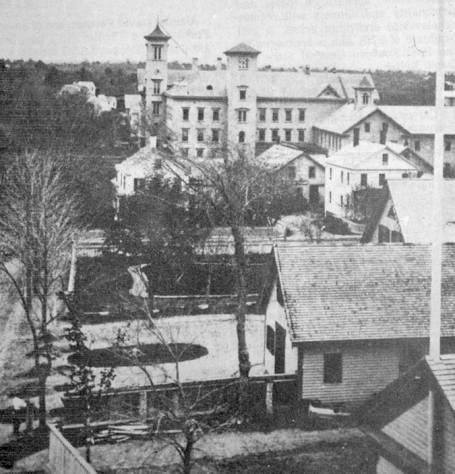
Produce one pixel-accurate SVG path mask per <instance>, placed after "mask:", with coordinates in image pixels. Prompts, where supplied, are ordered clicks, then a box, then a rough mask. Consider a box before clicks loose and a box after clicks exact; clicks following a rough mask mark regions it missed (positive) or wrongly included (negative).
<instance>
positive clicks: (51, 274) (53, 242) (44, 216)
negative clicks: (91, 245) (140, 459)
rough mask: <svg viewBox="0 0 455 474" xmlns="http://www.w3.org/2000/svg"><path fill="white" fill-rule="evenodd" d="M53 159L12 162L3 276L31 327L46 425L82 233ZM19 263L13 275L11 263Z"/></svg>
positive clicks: (3, 219) (0, 264)
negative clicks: (61, 301) (58, 324)
mask: <svg viewBox="0 0 455 474" xmlns="http://www.w3.org/2000/svg"><path fill="white" fill-rule="evenodd" d="M62 166H63V164H62V163H61V162H59V160H57V159H55V158H54V157H52V156H49V155H45V154H38V153H24V154H22V155H17V156H15V157H13V158H12V160H11V164H10V166H9V167H8V174H7V179H6V186H5V190H4V197H3V202H2V206H1V210H0V248H1V250H2V253H3V255H4V257H3V258H2V260H1V261H0V271H2V272H4V273H5V274H6V275H7V276H8V278H9V279H10V281H11V283H12V285H13V286H14V288H15V290H16V292H17V295H18V298H19V300H20V303H21V305H22V309H23V311H24V313H25V317H26V320H27V322H28V326H29V328H30V332H31V336H32V342H33V357H34V365H35V369H36V372H37V375H38V384H39V422H40V427H41V428H44V427H45V424H46V397H45V393H46V380H47V377H48V375H49V373H50V370H51V366H52V359H53V345H52V340H53V336H52V334H51V325H52V323H53V322H54V320H55V318H56V317H57V315H58V314H57V312H56V308H55V306H54V305H53V303H55V298H54V297H55V294H56V291H57V290H59V289H60V287H61V281H62V279H63V277H64V276H65V272H66V269H67V264H68V261H69V258H70V254H71V245H72V241H73V237H74V233H75V231H76V227H75V224H74V222H75V219H76V216H77V206H76V204H75V202H74V200H73V199H72V197H71V195H69V193H68V190H67V188H66V186H65V184H64V181H63V180H62ZM7 259H11V260H13V259H14V260H15V261H16V262H18V264H19V267H20V271H19V273H18V274H17V275H15V274H13V273H12V272H11V271H10V270H9V269H8V266H7V265H6V263H7V262H6V260H7Z"/></svg>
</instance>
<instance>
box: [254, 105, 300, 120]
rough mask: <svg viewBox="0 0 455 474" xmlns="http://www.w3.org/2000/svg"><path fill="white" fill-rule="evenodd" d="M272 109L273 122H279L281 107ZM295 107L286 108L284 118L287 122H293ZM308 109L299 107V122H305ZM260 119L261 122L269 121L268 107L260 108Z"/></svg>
mask: <svg viewBox="0 0 455 474" xmlns="http://www.w3.org/2000/svg"><path fill="white" fill-rule="evenodd" d="M271 111H272V122H279V121H280V115H281V114H282V112H283V111H282V110H281V109H275V108H274V109H271ZM294 112H295V111H294V109H284V120H285V122H292V121H293V119H294ZM305 116H306V109H298V111H297V118H298V121H299V122H305ZM258 120H259V122H265V121H267V109H266V108H262V107H261V108H258Z"/></svg>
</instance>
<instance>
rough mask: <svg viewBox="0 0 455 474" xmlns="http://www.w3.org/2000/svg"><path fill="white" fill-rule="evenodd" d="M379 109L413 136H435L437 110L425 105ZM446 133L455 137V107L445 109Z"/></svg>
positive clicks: (389, 106)
mask: <svg viewBox="0 0 455 474" xmlns="http://www.w3.org/2000/svg"><path fill="white" fill-rule="evenodd" d="M379 109H380V110H381V111H382V112H383V113H384V114H386V115H387V116H388V117H390V118H391V119H392V120H394V121H395V122H397V123H399V124H400V125H401V126H402V127H403V128H405V129H406V130H407V131H408V132H409V133H410V134H411V135H433V134H434V131H435V126H436V108H435V107H433V106H423V105H381V106H380V107H379ZM444 116H445V120H444V133H445V134H447V135H455V107H444Z"/></svg>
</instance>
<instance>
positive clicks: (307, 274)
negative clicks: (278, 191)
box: [263, 241, 455, 407]
mask: <svg viewBox="0 0 455 474" xmlns="http://www.w3.org/2000/svg"><path fill="white" fill-rule="evenodd" d="M430 256H431V248H430V247H429V246H427V245H390V246H387V247H384V246H382V245H358V244H357V245H356V244H343V245H340V244H334V243H326V244H322V245H313V244H310V243H306V244H304V243H301V242H291V241H288V242H277V244H276V245H275V248H274V258H275V265H276V267H275V268H276V275H275V280H274V283H273V285H272V284H271V285H270V286H269V288H270V291H268V292H267V293H266V295H265V296H264V300H263V304H264V305H265V314H266V322H265V324H266V335H265V339H266V340H265V348H264V351H265V354H264V363H265V368H266V370H267V371H268V372H270V373H294V372H296V373H297V376H298V391H299V397H300V398H301V399H305V400H311V401H316V400H317V401H320V402H322V403H323V404H328V405H333V404H335V405H336V404H340V405H346V406H348V407H353V406H355V405H357V406H359V404H362V403H364V402H365V401H366V400H367V399H368V398H370V397H371V396H372V395H374V394H375V393H378V392H379V391H380V390H382V389H384V388H385V387H386V386H387V385H388V384H390V383H391V382H393V381H394V380H396V379H397V378H398V377H399V376H400V374H403V373H405V372H406V371H407V370H408V369H409V368H410V367H411V366H412V365H413V364H415V363H416V362H417V361H418V360H419V359H420V358H421V357H422V356H424V355H425V354H426V353H427V351H428V327H429V315H430V299H429V297H428V294H429V293H428V291H429V285H430V283H431V281H430V274H431V271H430V270H431V264H430ZM454 258H455V253H454V251H453V249H452V248H451V247H447V248H445V249H444V255H443V282H444V283H443V284H444V285H445V286H443V287H444V288H446V289H447V291H444V294H443V308H444V309H443V314H442V321H443V322H442V347H443V350H444V351H445V350H447V351H451V350H453V347H454V343H455V331H454V329H453V327H452V323H453V316H452V313H451V311H450V306H451V304H452V301H453V295H452V292H451V291H450V289H449V288H450V282H451V281H452V280H453V278H454V275H453V273H454V272H453V268H452V262H453V261H454ZM403 295H406V304H403Z"/></svg>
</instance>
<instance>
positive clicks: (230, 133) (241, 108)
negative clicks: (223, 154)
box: [224, 43, 260, 156]
mask: <svg viewBox="0 0 455 474" xmlns="http://www.w3.org/2000/svg"><path fill="white" fill-rule="evenodd" d="M224 54H225V55H226V57H227V70H226V73H227V74H226V92H227V99H228V104H227V113H228V117H227V138H228V143H229V145H230V146H237V147H239V148H243V149H244V150H245V152H246V153H248V155H249V156H254V147H255V143H256V113H257V106H256V99H257V94H256V81H257V57H258V55H259V54H260V51H257V50H256V49H254V48H252V47H251V46H248V45H247V44H245V43H240V44H238V45H237V46H234V47H233V48H231V49H228V50H227V51H225V52H224Z"/></svg>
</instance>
